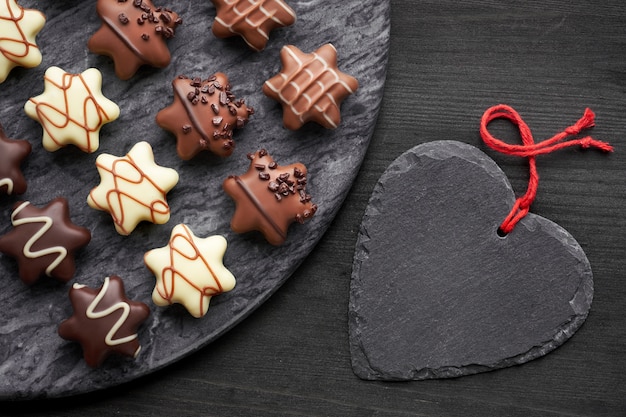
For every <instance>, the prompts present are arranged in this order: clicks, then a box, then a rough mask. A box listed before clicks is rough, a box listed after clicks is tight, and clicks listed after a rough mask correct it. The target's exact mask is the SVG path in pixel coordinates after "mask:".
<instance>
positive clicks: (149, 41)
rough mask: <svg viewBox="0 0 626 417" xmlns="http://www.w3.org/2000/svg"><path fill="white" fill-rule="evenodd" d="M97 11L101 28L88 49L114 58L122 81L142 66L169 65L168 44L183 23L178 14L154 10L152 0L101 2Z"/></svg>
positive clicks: (158, 66)
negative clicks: (168, 40)
mask: <svg viewBox="0 0 626 417" xmlns="http://www.w3.org/2000/svg"><path fill="white" fill-rule="evenodd" d="M96 10H97V12H98V15H99V16H100V19H101V20H102V26H100V29H98V31H97V32H96V33H95V34H94V35H93V36H92V37H91V38H90V39H89V42H88V43H87V46H88V48H89V50H90V51H91V52H93V53H96V54H99V55H106V56H109V57H111V58H112V59H113V62H114V63H115V74H116V75H117V76H118V77H119V78H120V79H122V80H127V79H129V78H131V77H132V76H133V75H134V74H135V73H136V72H137V70H138V69H139V67H141V66H142V65H149V66H152V67H156V68H165V67H167V66H168V65H169V63H170V60H171V56H170V51H169V49H168V47H167V42H166V41H167V39H170V38H172V37H173V36H174V32H175V30H176V27H177V26H178V25H180V24H181V23H182V19H181V18H180V17H179V16H178V14H177V13H175V12H173V11H171V10H169V9H166V8H163V7H155V6H154V5H153V4H152V1H150V0H143V1H142V0H98V3H97V5H96Z"/></svg>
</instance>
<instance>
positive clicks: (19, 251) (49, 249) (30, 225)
mask: <svg viewBox="0 0 626 417" xmlns="http://www.w3.org/2000/svg"><path fill="white" fill-rule="evenodd" d="M11 222H12V223H13V229H12V230H11V231H9V232H8V233H7V234H6V235H4V236H2V237H0V252H3V253H5V254H7V255H9V256H11V257H13V258H15V259H16V260H17V263H18V267H19V275H20V278H21V279H22V281H24V282H25V283H26V284H28V285H31V284H33V283H35V282H36V281H37V280H38V279H39V277H41V276H42V275H47V276H49V277H52V278H55V279H57V280H59V281H61V282H67V281H69V280H70V279H72V277H73V276H74V272H75V271H76V265H75V263H74V255H75V252H76V251H77V250H78V249H80V248H82V247H84V246H86V245H87V244H88V243H89V241H90V240H91V232H90V231H89V229H86V228H84V227H80V226H77V225H75V224H74V223H72V221H71V219H70V213H69V208H68V204H67V200H66V199H64V198H62V197H59V198H56V199H54V200H52V201H51V202H50V203H49V204H48V205H47V206H45V207H43V208H38V207H35V206H33V205H32V204H31V203H30V202H28V201H26V202H18V203H16V204H15V207H14V210H13V213H12V214H11Z"/></svg>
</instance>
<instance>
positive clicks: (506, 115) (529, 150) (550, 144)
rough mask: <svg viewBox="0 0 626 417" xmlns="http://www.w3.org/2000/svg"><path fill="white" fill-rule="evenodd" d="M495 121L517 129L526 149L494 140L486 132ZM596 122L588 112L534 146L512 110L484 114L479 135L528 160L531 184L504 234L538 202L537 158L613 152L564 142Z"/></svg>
mask: <svg viewBox="0 0 626 417" xmlns="http://www.w3.org/2000/svg"><path fill="white" fill-rule="evenodd" d="M495 119H507V120H509V121H510V122H512V123H513V124H514V125H516V126H517V128H518V129H519V132H520V135H521V137H522V142H523V145H510V144H508V143H505V142H503V141H502V140H500V139H497V138H495V137H493V136H492V135H491V133H489V131H488V130H487V125H488V124H489V123H491V122H492V121H493V120H495ZM594 119H595V115H594V113H593V112H592V111H591V110H590V109H585V114H584V115H583V117H581V118H580V120H578V121H577V122H576V123H575V124H573V125H572V126H570V127H568V128H566V129H565V130H563V131H562V132H560V133H558V134H556V135H554V136H553V137H551V138H550V139H546V140H544V141H542V142H539V143H535V140H534V139H533V135H532V133H531V132H530V128H529V127H528V125H527V124H526V122H524V120H522V118H521V116H520V115H519V114H518V113H517V112H516V111H515V110H514V109H513V108H512V107H510V106H507V105H504V104H499V105H497V106H493V107H491V108H489V109H487V111H485V114H483V117H482V119H481V121H480V135H481V136H482V138H483V141H484V142H485V143H486V144H487V145H488V146H489V147H490V148H492V149H494V150H496V151H498V152H501V153H503V154H506V155H515V156H521V157H524V158H528V164H529V168H530V178H529V180H528V188H527V190H526V193H525V194H524V195H523V196H521V197H519V198H518V199H517V200H516V201H515V204H514V205H513V208H512V209H511V212H510V213H509V215H508V216H507V217H506V218H505V219H504V221H503V222H502V224H501V225H500V230H501V231H502V232H503V233H505V234H507V233H510V232H511V231H512V230H513V228H514V227H515V225H516V224H517V222H519V221H520V220H521V219H522V218H524V216H526V214H528V211H529V210H530V205H531V204H532V202H533V201H534V200H535V196H536V195H537V187H538V186H539V174H538V173H537V164H536V161H535V159H536V158H535V157H536V156H537V155H543V154H547V153H550V152H554V151H557V150H559V149H563V148H567V147H570V146H581V147H582V148H583V149H587V148H591V147H593V148H597V149H600V150H602V151H605V152H612V151H613V147H612V146H611V145H609V144H608V143H606V142H601V141H598V140H595V139H592V138H591V137H589V136H585V137H583V138H580V139H571V140H568V141H564V142H563V140H564V139H565V138H567V137H568V136H575V135H578V134H579V133H580V132H581V131H582V130H584V129H588V128H590V127H593V126H594Z"/></svg>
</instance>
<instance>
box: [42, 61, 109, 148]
mask: <svg viewBox="0 0 626 417" xmlns="http://www.w3.org/2000/svg"><path fill="white" fill-rule="evenodd" d="M76 79H78V82H80V83H81V84H82V87H83V89H84V91H85V92H86V97H85V100H84V101H83V114H82V117H83V120H79V119H77V118H73V117H71V116H70V110H69V109H70V99H69V97H68V93H67V92H68V90H69V89H70V88H72V86H73V84H74V80H76ZM44 80H45V81H46V85H48V84H47V83H50V84H51V85H53V86H55V87H57V88H58V89H59V90H61V91H62V92H63V104H64V107H63V108H56V107H54V106H53V105H51V104H49V103H47V102H42V103H38V102H37V101H35V100H34V98H31V99H30V101H31V102H32V103H33V104H34V105H35V109H36V112H37V119H38V120H39V121H40V123H41V125H42V126H43V128H44V129H45V130H46V132H47V133H48V136H50V139H52V141H53V142H54V143H56V144H57V145H58V146H61V147H62V146H64V145H63V144H62V143H61V142H60V141H59V140H58V139H56V138H55V137H54V136H53V135H52V132H51V131H50V128H49V125H51V126H53V127H54V128H56V129H63V128H65V127H67V126H68V125H70V124H74V125H76V126H78V127H80V128H82V129H83V130H84V131H85V143H86V146H85V147H82V146H79V148H80V149H81V150H82V151H85V152H90V151H91V149H92V148H91V134H92V133H95V132H98V130H99V129H100V126H102V124H103V123H104V121H105V120H110V119H111V118H110V116H109V115H107V113H106V111H105V110H104V108H103V107H102V106H101V105H100V104H99V103H98V100H97V99H96V97H95V96H94V94H93V93H92V91H91V89H90V88H89V85H88V84H87V83H86V82H85V79H84V78H83V76H82V74H69V73H65V74H63V78H62V80H61V84H57V83H56V82H54V80H52V79H51V78H50V77H44ZM90 108H95V109H96V112H97V115H98V123H97V124H95V126H94V127H89V125H88V124H87V118H88V111H89V109H90ZM46 110H50V111H52V113H56V114H59V115H61V116H64V118H65V122H64V123H62V124H58V123H55V122H53V121H52V120H51V118H49V117H47V116H46V113H47V112H46Z"/></svg>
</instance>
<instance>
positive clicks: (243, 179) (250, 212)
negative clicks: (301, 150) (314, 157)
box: [223, 149, 317, 246]
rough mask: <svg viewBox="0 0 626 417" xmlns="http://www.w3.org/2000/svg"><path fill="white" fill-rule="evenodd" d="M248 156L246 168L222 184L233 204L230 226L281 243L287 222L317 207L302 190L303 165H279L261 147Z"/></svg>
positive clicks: (308, 214)
mask: <svg viewBox="0 0 626 417" xmlns="http://www.w3.org/2000/svg"><path fill="white" fill-rule="evenodd" d="M248 158H249V159H250V168H249V169H248V172H246V173H245V174H243V175H241V176H236V175H231V176H229V177H228V178H227V179H226V180H225V181H224V184H223V187H224V191H226V193H227V194H228V195H230V196H231V197H232V198H233V199H234V200H235V204H236V208H235V214H234V215H233V218H232V220H231V222H230V226H231V228H232V229H233V231H234V232H236V233H245V232H249V231H252V230H258V231H259V232H261V233H263V235H264V236H265V238H266V239H267V241H268V242H269V243H271V244H272V245H276V246H277V245H281V244H282V243H283V242H284V241H285V239H287V229H288V228H289V225H290V224H291V223H293V222H298V223H304V221H305V220H307V219H309V218H311V217H312V216H313V215H314V214H315V212H316V211H317V205H315V204H313V203H311V196H310V195H309V194H307V192H306V183H307V179H306V174H307V171H306V167H305V166H304V165H302V164H301V163H295V164H291V165H287V166H279V165H278V164H277V163H276V162H274V160H273V159H272V157H271V156H269V154H268V153H267V151H266V150H264V149H261V150H260V151H258V152H256V153H254V154H250V155H248Z"/></svg>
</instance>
